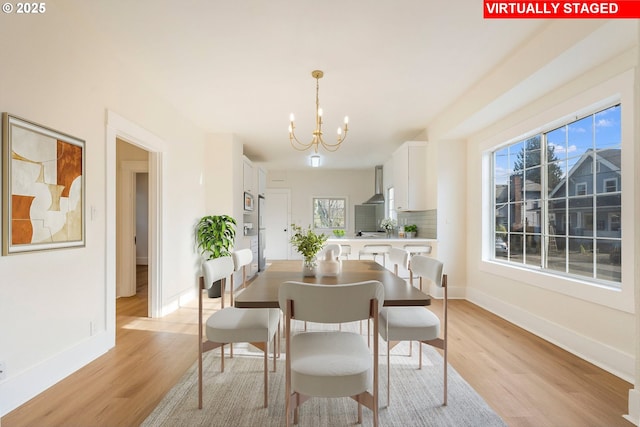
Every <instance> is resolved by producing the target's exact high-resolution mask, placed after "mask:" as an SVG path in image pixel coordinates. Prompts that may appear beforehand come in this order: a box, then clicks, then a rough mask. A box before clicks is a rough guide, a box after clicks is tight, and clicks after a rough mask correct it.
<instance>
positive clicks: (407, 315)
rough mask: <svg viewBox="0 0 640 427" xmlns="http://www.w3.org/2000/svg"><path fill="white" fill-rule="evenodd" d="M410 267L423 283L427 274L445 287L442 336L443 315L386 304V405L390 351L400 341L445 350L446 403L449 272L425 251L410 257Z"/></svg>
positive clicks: (383, 322) (383, 325) (383, 316)
mask: <svg viewBox="0 0 640 427" xmlns="http://www.w3.org/2000/svg"><path fill="white" fill-rule="evenodd" d="M411 267H412V268H413V271H414V273H415V274H416V275H417V276H418V277H419V279H420V285H422V280H423V278H426V279H428V280H430V281H432V282H433V283H435V284H436V285H437V286H439V287H441V288H443V291H444V300H443V303H442V306H443V315H442V316H443V322H442V323H443V326H444V327H443V338H440V324H441V322H440V319H439V318H438V316H436V315H435V313H433V312H432V311H431V310H429V309H427V308H426V307H384V308H383V309H382V310H381V311H380V328H379V330H380V336H381V337H382V339H383V340H385V341H386V342H387V406H389V402H390V388H391V387H390V384H391V365H390V361H391V360H390V356H389V353H390V351H391V348H393V346H394V345H395V344H397V343H398V342H400V341H418V342H419V343H420V344H429V345H431V346H433V347H436V348H439V349H441V350H443V359H444V360H443V372H444V381H443V383H444V398H443V405H447V304H448V295H447V275H446V274H442V270H443V264H442V262H440V261H438V260H437V259H435V258H431V257H427V256H424V255H415V256H413V257H411ZM421 287H422V286H421ZM419 369H422V349H420V351H419Z"/></svg>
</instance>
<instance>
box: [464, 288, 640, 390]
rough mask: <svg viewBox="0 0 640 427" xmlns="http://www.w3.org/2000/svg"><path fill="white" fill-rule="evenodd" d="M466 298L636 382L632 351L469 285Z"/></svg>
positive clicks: (614, 373)
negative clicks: (623, 349)
mask: <svg viewBox="0 0 640 427" xmlns="http://www.w3.org/2000/svg"><path fill="white" fill-rule="evenodd" d="M466 297H467V300H469V301H470V302H472V303H474V304H476V305H478V306H480V307H482V308H484V309H486V310H488V311H490V312H492V313H494V314H496V315H498V316H500V317H502V318H503V319H505V320H508V321H509V322H511V323H513V324H515V325H517V326H519V327H521V328H523V329H525V330H527V331H529V332H531V333H532V334H535V335H537V336H539V337H541V338H543V339H545V340H547V341H549V342H551V343H553V344H555V345H557V346H558V347H561V348H562V349H564V350H566V351H568V352H570V353H572V354H575V355H576V356H578V357H580V358H581V359H584V360H586V361H587V362H590V363H593V364H594V365H596V366H598V367H600V368H602V369H604V370H605V371H607V372H610V373H612V374H613V375H615V376H617V377H619V378H622V379H623V380H625V381H628V382H630V383H631V384H633V383H634V372H635V360H634V357H633V355H631V354H627V353H624V352H621V351H619V350H618V349H615V348H613V347H611V346H608V345H606V344H603V343H601V342H598V341H595V340H593V339H591V338H589V337H586V336H584V335H580V334H577V333H576V332H575V331H572V330H570V329H567V328H565V327H563V326H561V325H558V324H556V323H553V322H550V321H548V320H546V319H543V318H541V317H539V316H536V315H534V314H532V313H530V312H527V311H524V310H522V309H521V308H520V307H516V306H513V305H511V304H508V303H505V302H504V301H501V300H499V299H497V298H494V297H492V296H490V295H487V294H485V293H484V292H481V291H478V290H477V289H474V288H467V292H466Z"/></svg>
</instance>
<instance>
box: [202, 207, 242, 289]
mask: <svg viewBox="0 0 640 427" xmlns="http://www.w3.org/2000/svg"><path fill="white" fill-rule="evenodd" d="M236 224H237V223H236V220H235V219H234V218H232V217H230V216H228V215H208V216H204V217H202V218H201V219H200V221H199V222H198V224H197V225H196V241H197V242H198V249H199V250H200V254H201V255H202V256H203V257H205V259H207V260H209V259H215V258H220V257H223V256H229V255H231V248H232V247H233V243H234V239H235V237H236ZM221 287H222V286H221V281H218V282H216V283H214V284H213V286H211V288H210V289H209V298H218V297H220V296H221V295H222V291H221Z"/></svg>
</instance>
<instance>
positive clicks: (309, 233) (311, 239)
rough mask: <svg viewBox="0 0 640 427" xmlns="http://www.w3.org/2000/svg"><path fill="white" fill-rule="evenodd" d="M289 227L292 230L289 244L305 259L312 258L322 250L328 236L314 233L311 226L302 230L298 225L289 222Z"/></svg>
mask: <svg viewBox="0 0 640 427" xmlns="http://www.w3.org/2000/svg"><path fill="white" fill-rule="evenodd" d="M291 228H293V231H294V233H293V236H291V244H292V245H293V247H294V248H296V250H297V251H298V252H300V254H301V255H302V256H303V257H304V259H305V261H310V260H311V259H313V258H314V257H315V256H316V255H317V253H318V252H320V250H322V247H323V246H324V242H326V241H327V237H328V236H327V235H326V234H324V233H322V234H316V233H314V231H313V230H312V229H311V226H308V227H307V229H306V230H304V229H303V228H302V227H300V226H299V225H295V224H291Z"/></svg>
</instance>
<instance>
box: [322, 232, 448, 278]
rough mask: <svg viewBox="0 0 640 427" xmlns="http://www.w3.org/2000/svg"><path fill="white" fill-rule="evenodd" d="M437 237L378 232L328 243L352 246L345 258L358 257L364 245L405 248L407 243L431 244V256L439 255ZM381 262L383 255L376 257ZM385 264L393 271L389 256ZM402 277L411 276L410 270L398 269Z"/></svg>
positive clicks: (334, 239)
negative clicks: (398, 235) (427, 237)
mask: <svg viewBox="0 0 640 427" xmlns="http://www.w3.org/2000/svg"><path fill="white" fill-rule="evenodd" d="M437 243H438V241H437V239H424V238H420V237H414V238H411V239H408V238H400V237H382V236H380V235H378V234H377V233H376V234H373V233H371V234H365V235H364V236H362V237H340V238H334V237H332V238H329V239H327V244H338V245H341V246H345V245H348V246H350V247H351V254H349V255H345V256H343V257H342V258H343V259H358V253H359V252H360V250H361V249H362V248H363V247H364V245H391V246H392V247H394V248H404V247H405V246H406V245H429V246H431V254H430V256H437V249H438V248H437ZM376 258H377V261H378V263H379V264H382V257H381V256H378V257H376ZM363 259H371V256H363ZM385 265H386V267H387V269H389V270H392V271H393V266H392V265H391V263H389V258H388V257H387V259H386V262H385ZM398 274H399V275H400V277H404V278H407V277H409V272H408V271H407V270H406V269H404V268H401V269H400V270H399V271H398Z"/></svg>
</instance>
